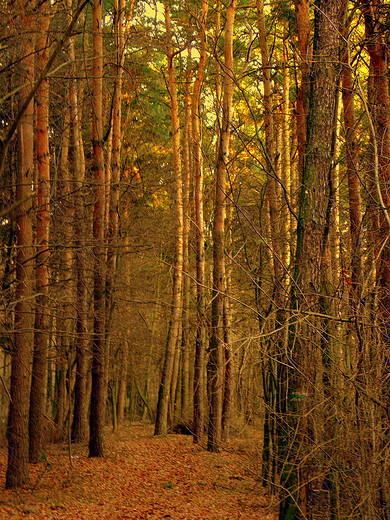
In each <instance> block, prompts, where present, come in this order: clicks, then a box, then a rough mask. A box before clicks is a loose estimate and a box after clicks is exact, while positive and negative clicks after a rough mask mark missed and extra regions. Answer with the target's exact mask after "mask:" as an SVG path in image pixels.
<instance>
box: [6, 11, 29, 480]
mask: <svg viewBox="0 0 390 520" xmlns="http://www.w3.org/2000/svg"><path fill="white" fill-rule="evenodd" d="M15 4H16V5H15ZM9 8H10V9H13V10H14V12H15V13H16V22H19V23H20V25H19V26H16V27H15V29H16V30H18V31H20V33H21V43H20V56H21V60H20V63H19V74H20V81H21V85H22V88H21V90H20V92H19V106H20V107H23V105H24V102H25V100H26V98H27V96H28V94H29V92H30V86H29V85H28V83H29V82H32V81H33V80H34V58H35V56H34V52H35V44H34V40H35V31H34V24H35V20H34V15H33V14H31V12H30V10H29V9H27V10H26V11H25V6H24V2H21V1H19V2H11V5H10V7H9ZM31 10H33V6H32V5H31ZM23 85H24V86H23ZM33 143H34V103H33V101H32V100H31V101H30V103H29V104H28V106H27V108H26V110H25V111H24V113H23V115H22V116H21V119H20V123H19V129H18V166H17V173H16V201H17V202H19V201H20V202H21V204H20V205H19V206H18V208H17V217H16V259H15V263H16V284H15V302H16V303H15V323H14V328H15V333H14V344H13V349H12V366H11V386H10V398H11V399H10V409H9V418H8V436H7V438H8V465H7V471H6V477H5V487H6V488H7V489H10V488H19V487H22V486H23V485H25V484H26V483H27V482H28V478H29V475H28V460H29V440H28V420H29V401H30V385H31V377H30V370H31V355H32V351H33V323H34V319H33V316H34V302H33V295H34V286H33V284H34V277H33V261H32V257H33V231H32V211H31V209H32V208H31V197H30V195H31V190H32V186H33V184H32V183H33V171H34V150H33ZM22 201H24V202H22Z"/></svg>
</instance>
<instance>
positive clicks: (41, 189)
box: [29, 3, 50, 463]
mask: <svg viewBox="0 0 390 520" xmlns="http://www.w3.org/2000/svg"><path fill="white" fill-rule="evenodd" d="M38 24H39V33H38V38H37V49H38V58H37V66H38V70H39V71H41V70H43V69H44V68H45V65H46V63H47V60H48V56H49V50H48V29H49V26H50V4H49V3H44V4H42V7H41V10H40V13H39V18H38ZM36 102H37V110H36V111H37V123H36V127H37V128H36V156H37V168H38V196H37V199H38V208H37V223H36V242H37V261H36V281H37V292H38V295H37V299H36V311H35V331H34V355H33V366H32V380H31V395H30V415H29V437H30V445H29V456H30V462H33V463H37V462H38V461H39V457H40V456H41V454H42V449H43V445H44V442H45V440H46V439H45V417H44V416H45V411H46V376H47V353H48V347H49V300H48V296H49V265H48V261H49V257H50V252H49V229H50V150H49V82H48V80H47V79H45V80H44V81H43V82H42V84H41V86H40V87H39V89H38V92H37V95H36Z"/></svg>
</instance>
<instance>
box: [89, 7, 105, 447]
mask: <svg viewBox="0 0 390 520" xmlns="http://www.w3.org/2000/svg"><path fill="white" fill-rule="evenodd" d="M102 24H103V16H102V3H101V0H95V1H94V2H93V6H92V31H93V71H92V92H93V100H92V156H93V174H94V182H95V190H94V199H95V200H94V208H93V240H94V247H93V251H94V278H93V303H94V317H93V321H94V323H93V340H92V391H91V411H90V421H89V427H90V433H89V456H90V457H103V456H104V436H103V429H104V424H105V411H106V393H107V374H106V367H107V359H106V356H107V349H106V337H105V324H106V323H105V319H106V315H105V310H106V309H105V297H104V290H105V280H106V270H105V261H106V253H105V247H104V238H105V222H106V219H105V204H106V188H105V180H106V179H105V169H104V155H103V34H102Z"/></svg>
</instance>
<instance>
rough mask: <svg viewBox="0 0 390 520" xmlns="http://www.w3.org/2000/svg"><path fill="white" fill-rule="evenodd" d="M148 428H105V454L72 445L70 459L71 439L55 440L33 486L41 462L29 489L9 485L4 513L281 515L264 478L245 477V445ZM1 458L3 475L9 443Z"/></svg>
mask: <svg viewBox="0 0 390 520" xmlns="http://www.w3.org/2000/svg"><path fill="white" fill-rule="evenodd" d="M151 432H152V430H151V429H150V428H147V429H145V427H143V426H131V427H128V428H125V429H122V430H121V431H120V432H119V433H118V434H115V435H108V439H107V447H108V450H107V456H106V458H104V459H95V458H93V459H92V458H88V457H87V453H88V450H87V447H86V446H72V451H73V453H72V454H71V455H72V456H73V458H72V462H73V465H72V466H71V465H70V462H69V453H68V452H67V447H66V446H60V445H52V446H50V447H49V449H48V455H47V457H48V459H49V460H50V462H51V464H52V469H51V471H50V472H46V473H45V475H44V477H43V478H41V480H40V481H39V483H38V485H36V486H35V482H36V479H37V478H39V477H40V475H41V473H42V468H41V467H39V465H35V466H31V468H30V473H31V475H32V477H31V486H30V488H29V489H24V490H21V491H19V492H17V493H16V492H12V491H8V490H6V491H4V492H3V495H2V499H1V500H0V519H3V518H4V519H5V518H7V519H8V518H9V519H18V520H19V519H21V518H40V519H52V520H54V519H55V520H63V519H64V520H65V519H73V520H76V519H83V520H93V519H102V520H115V519H118V520H119V519H133V520H154V519H155V520H157V519H159V520H160V519H163V518H168V519H172V520H185V519H188V520H205V519H209V520H212V519H213V520H223V519H226V520H235V519H248V520H250V519H256V520H266V519H267V520H275V519H276V518H277V515H276V514H275V512H272V510H271V508H270V501H269V500H268V499H267V498H266V497H265V495H264V493H263V490H262V488H261V486H260V484H259V482H258V481H255V480H254V479H253V478H252V477H248V472H247V471H246V466H247V465H248V463H249V462H248V458H247V457H246V456H245V454H243V453H242V452H241V451H240V453H228V452H223V453H221V454H213V453H209V452H207V451H205V450H204V449H203V448H201V447H199V446H197V445H193V444H192V439H191V438H190V437H188V436H181V435H169V436H168V437H166V438H156V437H153V436H152V434H151ZM0 462H1V466H0V469H1V478H2V479H4V471H5V466H6V453H5V450H3V451H2V452H1V455H0ZM1 485H4V482H2V484H1ZM34 486H35V490H34V491H32V489H34Z"/></svg>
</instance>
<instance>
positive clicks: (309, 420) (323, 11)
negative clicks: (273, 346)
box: [280, 0, 345, 519]
mask: <svg viewBox="0 0 390 520" xmlns="http://www.w3.org/2000/svg"><path fill="white" fill-rule="evenodd" d="M344 10H345V5H343V4H342V3H340V2H339V1H338V0H331V1H328V0H327V1H325V0H324V1H323V0H320V1H317V2H316V11H315V34H314V50H313V66H312V70H311V93H310V107H309V115H308V125H307V129H308V132H307V145H306V155H305V163H304V170H303V177H302V187H301V194H300V207H299V217H298V228H297V249H296V258H295V262H296V263H295V272H294V281H295V285H294V286H293V301H292V306H293V307H295V306H296V307H297V309H299V312H300V313H302V316H306V317H305V321H306V323H307V325H305V326H304V327H301V330H300V331H299V332H298V329H297V328H296V327H295V326H294V325H292V327H291V331H290V333H291V337H290V352H289V355H290V356H291V358H290V359H291V361H288V363H289V364H290V366H293V367H294V370H290V374H289V383H288V384H289V395H288V401H287V403H286V404H287V408H285V412H286V413H287V414H289V416H290V417H293V416H294V414H291V411H292V410H294V411H295V414H296V415H295V421H294V420H293V421H292V422H290V419H288V424H289V426H290V428H291V430H290V433H289V435H290V439H289V440H290V442H292V445H291V446H290V450H292V451H290V453H291V455H292V459H291V460H290V459H288V462H286V463H287V464H290V463H291V461H292V460H294V466H295V467H296V468H297V469H290V470H289V471H288V472H287V471H286V472H285V474H284V475H282V481H281V485H282V486H283V487H284V488H286V489H287V490H288V492H289V495H288V496H287V497H286V499H285V500H283V501H282V502H281V508H280V515H281V518H291V519H295V518H302V517H304V515H305V514H308V512H309V511H311V512H313V514H314V513H315V514H317V513H318V510H319V509H321V508H323V511H322V513H323V515H324V516H326V515H327V514H328V511H327V504H326V503H324V502H323V501H322V500H321V499H320V498H316V497H315V496H314V493H313V488H315V489H317V488H320V489H322V485H323V482H324V481H326V478H327V477H325V476H324V474H325V475H331V474H332V469H329V468H328V467H327V466H326V464H329V460H331V459H332V452H331V447H330V446H329V447H328V451H329V457H328V458H327V457H326V456H325V454H324V457H321V456H316V454H315V450H313V446H315V445H319V444H320V445H324V444H327V443H330V442H331V441H330V438H331V435H332V432H331V431H330V429H331V424H328V426H327V428H328V430H329V431H326V429H325V426H324V417H326V415H325V411H324V410H323V409H322V406H323V403H324V393H325V392H327V391H328V384H329V377H330V372H331V363H332V358H331V354H330V351H329V330H328V327H329V325H328V323H327V321H326V320H325V319H320V318H319V317H315V314H316V313H318V314H322V315H324V314H326V311H327V305H328V299H327V296H328V292H329V283H328V279H329V270H330V265H329V257H328V238H329V229H330V225H331V222H330V214H331V212H330V208H331V203H332V199H331V192H330V187H331V182H330V175H331V170H332V167H333V165H334V158H333V155H332V152H333V151H334V147H333V142H334V132H335V129H336V115H337V114H336V98H337V95H338V77H339V72H340V59H339V55H340V51H341V41H340V36H339V35H340V31H341V28H342V22H343V18H344V16H343V15H344V12H343V11H344ZM306 312H309V313H314V314H313V315H310V316H309V315H306ZM327 395H328V394H327ZM298 417H299V419H298ZM325 466H326V467H325ZM329 478H330V477H329ZM324 485H327V482H325V484H324ZM329 485H330V484H329ZM321 496H322V497H323V499H325V498H326V495H324V494H323V495H321Z"/></svg>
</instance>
